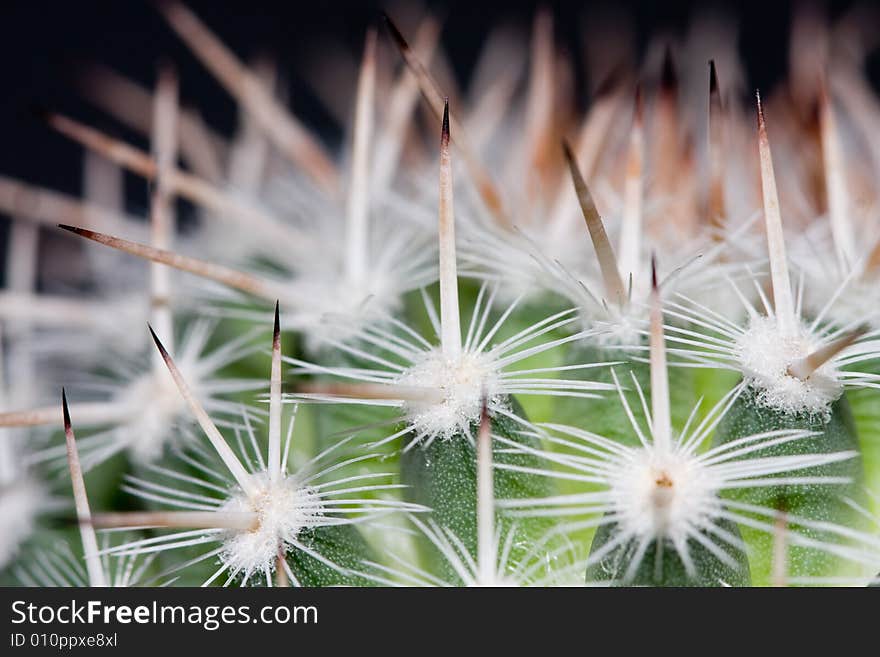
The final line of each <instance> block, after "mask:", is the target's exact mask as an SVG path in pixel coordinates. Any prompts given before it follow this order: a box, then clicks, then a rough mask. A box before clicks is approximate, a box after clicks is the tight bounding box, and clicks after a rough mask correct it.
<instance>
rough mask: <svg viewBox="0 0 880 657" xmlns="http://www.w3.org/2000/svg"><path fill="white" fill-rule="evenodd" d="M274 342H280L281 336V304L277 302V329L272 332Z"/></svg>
mask: <svg viewBox="0 0 880 657" xmlns="http://www.w3.org/2000/svg"><path fill="white" fill-rule="evenodd" d="M272 335H273V340H275V341H276V342H277V341H278V338H279V336H280V335H281V313H280V302H279V301H277V300H276V301H275V327H274V329H273V331H272Z"/></svg>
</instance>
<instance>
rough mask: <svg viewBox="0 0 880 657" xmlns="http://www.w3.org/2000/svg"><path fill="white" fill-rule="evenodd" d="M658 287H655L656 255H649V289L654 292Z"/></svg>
mask: <svg viewBox="0 0 880 657" xmlns="http://www.w3.org/2000/svg"><path fill="white" fill-rule="evenodd" d="M658 288H659V286H658V285H657V254H656V253H652V254H651V289H652V290H653V291H654V292H656V291H657V290H658Z"/></svg>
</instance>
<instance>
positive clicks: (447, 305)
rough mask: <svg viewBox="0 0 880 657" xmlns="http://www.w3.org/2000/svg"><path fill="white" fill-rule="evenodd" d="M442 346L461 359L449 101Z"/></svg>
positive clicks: (442, 216)
mask: <svg viewBox="0 0 880 657" xmlns="http://www.w3.org/2000/svg"><path fill="white" fill-rule="evenodd" d="M438 224H439V231H438V232H439V241H440V345H441V348H442V350H443V355H444V356H445V357H446V358H447V359H449V360H457V359H458V358H459V357H460V356H461V319H460V318H459V308H458V267H457V264H456V255H455V213H454V210H453V201H452V160H451V159H450V156H449V101H448V100H447V101H446V104H445V106H444V108H443V128H442V132H441V135H440V211H439V221H438Z"/></svg>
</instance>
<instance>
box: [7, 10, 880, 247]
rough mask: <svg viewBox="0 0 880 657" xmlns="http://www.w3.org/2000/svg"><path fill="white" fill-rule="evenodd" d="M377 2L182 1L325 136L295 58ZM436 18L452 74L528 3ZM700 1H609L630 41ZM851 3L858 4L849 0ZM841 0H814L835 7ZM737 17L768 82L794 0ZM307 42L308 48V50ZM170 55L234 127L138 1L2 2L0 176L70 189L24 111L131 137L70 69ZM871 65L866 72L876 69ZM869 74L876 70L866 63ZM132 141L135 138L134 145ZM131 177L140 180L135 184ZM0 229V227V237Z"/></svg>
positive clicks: (46, 138) (354, 31)
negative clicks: (284, 85)
mask: <svg viewBox="0 0 880 657" xmlns="http://www.w3.org/2000/svg"><path fill="white" fill-rule="evenodd" d="M386 4H387V3H380V2H373V1H354V0H318V1H314V2H290V1H288V2H282V1H280V0H276V1H269V0H224V1H213V2H212V1H209V0H190V1H189V2H188V5H189V6H190V7H191V8H192V9H194V10H195V11H196V13H197V14H198V15H199V16H200V17H201V18H202V19H203V20H204V21H205V22H206V23H207V24H208V25H209V26H210V27H211V28H212V29H213V30H214V31H215V32H216V33H217V34H218V35H219V36H220V37H221V38H222V39H223V40H224V41H225V42H226V43H227V44H228V45H229V46H231V47H232V48H233V49H234V50H235V51H236V53H237V54H239V55H240V56H242V57H245V58H247V57H249V56H251V55H255V54H259V53H261V52H268V53H270V54H272V55H273V56H274V57H276V59H277V60H278V61H279V63H280V65H281V70H282V71H283V73H284V75H285V77H286V78H287V82H288V84H289V87H290V89H291V95H292V97H293V98H294V99H295V104H296V110H297V114H298V116H300V117H301V118H303V119H304V120H305V121H306V122H307V123H308V124H310V125H311V126H313V127H314V128H316V129H317V130H319V131H320V132H321V134H322V136H323V137H324V138H325V139H326V140H328V141H329V143H330V144H333V143H334V142H335V141H336V140H338V139H339V136H340V135H339V134H338V126H336V124H335V123H334V122H333V121H332V120H331V119H330V117H329V116H327V114H326V112H325V111H324V110H323V108H322V106H321V105H320V103H319V102H318V101H317V100H316V98H315V97H314V96H313V95H312V94H311V92H310V90H309V88H308V87H307V85H306V84H305V82H304V80H303V79H302V76H301V75H299V74H298V71H299V70H301V67H302V61H303V58H305V57H307V55H309V54H311V55H312V56H315V54H316V52H317V53H318V54H320V48H321V47H337V46H336V45H335V44H337V43H340V42H341V43H342V44H344V45H345V47H347V48H348V49H349V50H350V52H352V53H357V52H359V50H360V48H361V44H362V40H363V34H364V30H365V28H366V26H368V25H369V24H370V23H371V22H372V23H378V17H379V12H380V10H381V9H382V8H383V6H386ZM427 4H428V6H430V7H432V8H434V9H437V10H439V12H440V13H441V15H442V16H444V18H445V20H444V32H443V36H442V39H443V42H444V44H445V46H446V49H447V50H448V52H449V54H450V56H451V57H452V61H453V64H454V65H455V67H456V68H457V69H458V72H459V74H461V75H463V76H465V77H466V74H467V70H468V66H469V65H470V64H472V63H473V62H474V61H475V59H476V56H477V53H478V49H479V45H480V42H481V40H482V38H483V36H484V35H485V33H486V32H487V29H488V27H489V26H490V25H492V24H493V23H495V22H497V21H499V20H508V21H509V20H513V21H518V22H520V23H522V24H524V25H528V23H529V21H530V19H531V16H532V15H533V12H534V8H535V5H536V3H535V2H526V1H523V0H505V1H504V2H486V1H479V0H467V1H458V0H450V1H448V2H428V3H427ZM542 4H544V5H545V6H549V7H551V8H552V9H553V10H554V13H555V16H556V29H557V32H558V37H559V39H560V41H561V42H563V43H565V44H567V45H568V46H569V47H570V48H571V50H572V52H575V53H577V52H579V49H580V48H581V47H582V45H583V44H582V43H580V42H579V41H580V38H581V33H580V32H579V29H578V27H579V25H581V24H582V19H583V16H584V13H585V9H586V8H588V6H589V5H595V4H596V3H590V2H589V1H581V2H544V3H542ZM705 4H706V3H696V2H683V1H680V0H679V1H675V0H662V1H660V0H657V1H653V2H634V1H633V0H618V1H616V2H614V3H613V6H614V7H615V8H617V9H621V8H622V9H623V10H624V11H625V12H626V13H629V14H630V16H631V17H632V20H633V24H634V25H635V27H636V34H637V38H638V41H639V43H640V44H641V46H642V47H643V46H644V44H645V43H646V40H647V37H648V36H650V35H651V34H654V33H656V32H657V31H659V30H667V31H668V30H672V31H676V30H682V29H684V28H685V27H686V25H687V20H688V17H689V16H690V15H691V14H692V12H693V10H694V8H695V7H697V6H698V5H699V6H703V5H705ZM860 4H865V3H864V2H863V3H860ZM852 5H853V3H852V2H829V3H825V7H826V8H827V10H828V12H829V13H830V14H831V15H832V16H834V15H839V14H840V13H841V12H842V11H845V10H846V9H847V8H849V7H851V6H852ZM722 6H726V7H727V8H729V9H732V10H733V12H735V13H736V14H738V16H739V20H740V27H739V31H740V47H741V50H742V52H743V56H744V58H745V62H746V65H747V68H748V72H749V76H750V82H751V84H752V86H753V87H760V88H762V89H767V88H769V87H770V86H771V85H772V84H773V83H774V82H775V81H777V80H778V79H779V78H780V76H781V75H782V74H783V72H784V70H785V68H786V66H787V62H786V57H787V46H788V32H789V22H790V15H791V11H792V8H793V7H794V6H797V3H791V2H783V1H779V0H763V1H761V2H752V1H749V2H737V3H726V4H722ZM316 49H317V50H316ZM162 57H165V58H168V59H170V60H172V61H173V62H174V63H175V65H176V66H177V68H178V71H179V74H180V77H181V95H182V99H183V101H184V102H186V103H190V104H193V105H196V106H198V107H199V109H200V110H201V111H202V113H203V114H204V116H205V117H206V119H207V120H208V122H209V123H210V124H211V125H213V126H214V127H215V128H217V129H218V130H220V131H221V132H224V131H229V130H230V129H231V128H232V127H233V125H234V104H233V102H232V100H231V99H230V98H229V96H228V95H227V94H226V93H225V92H224V91H223V90H222V89H221V88H220V87H219V86H218V84H217V83H216V82H215V81H214V79H213V78H212V76H211V75H210V73H208V72H207V71H206V70H205V69H204V68H203V67H202V66H201V65H200V64H199V63H198V62H197V61H196V60H195V58H194V57H193V56H192V54H191V53H190V52H188V50H187V49H186V47H185V46H184V45H183V44H182V43H181V42H180V41H179V40H178V38H177V37H176V35H174V34H173V33H172V32H171V30H170V28H169V27H168V26H167V25H166V24H165V23H164V22H163V20H162V19H161V18H160V17H159V15H158V13H157V12H156V11H155V9H154V8H153V7H152V5H151V4H150V2H149V1H148V0H115V1H114V0H76V1H70V0H67V1H63V0H56V1H50V0H25V1H13V2H10V1H8V0H6V1H4V2H3V3H2V9H0V82H2V86H0V90H2V95H0V173H2V174H5V175H12V176H15V177H18V178H21V179H23V180H26V181H28V182H33V183H38V184H42V185H46V186H49V187H52V188H55V189H59V190H62V191H66V192H68V193H73V194H78V193H79V192H80V184H81V179H80V171H81V158H82V150H81V148H80V147H79V146H77V145H75V144H73V143H72V142H70V141H68V140H66V139H65V138H63V137H61V136H60V135H57V134H54V133H53V132H52V131H50V130H49V129H48V128H46V127H45V126H44V125H42V124H41V123H40V122H39V121H38V120H36V119H34V118H32V113H31V112H30V111H29V110H30V109H31V108H33V107H34V106H40V107H45V108H48V109H53V110H59V111H63V112H65V113H68V114H70V115H71V116H73V117H75V118H78V119H80V120H84V121H86V122H89V123H91V124H93V125H96V126H97V127H100V128H101V129H102V130H106V131H108V132H110V133H111V134H116V135H119V136H122V137H125V138H127V139H133V140H134V141H136V142H137V139H136V138H135V135H133V134H131V133H128V132H126V131H125V130H124V129H123V128H122V127H121V126H119V125H118V124H116V123H114V122H113V121H112V120H111V119H109V118H108V117H107V116H106V115H104V114H102V113H100V112H98V111H97V110H95V109H94V108H93V107H92V106H90V105H89V104H88V103H86V102H85V101H83V100H82V99H81V98H80V97H79V96H78V94H77V92H76V89H75V85H74V84H73V79H74V77H75V73H76V71H77V70H78V67H81V66H82V65H84V64H89V63H102V64H106V65H110V66H112V67H113V68H114V69H115V70H117V71H119V72H121V73H124V74H126V75H128V76H129V77H132V78H133V79H135V80H138V81H140V82H141V83H143V84H145V85H147V86H151V85H152V84H153V80H154V78H155V71H156V65H157V62H158V61H159V59H160V58H162ZM877 68H878V67H877V66H873V69H877ZM873 75H874V77H875V78H876V70H874V71H873ZM141 144H142V142H141ZM129 182H130V184H129V185H128V187H129V188H130V189H129V190H128V191H129V202H130V204H133V205H134V207H133V208H131V209H133V210H134V211H139V210H143V208H142V207H140V206H141V204H142V203H144V202H145V201H144V200H143V199H145V198H146V194H145V189H144V187H145V185H146V183H143V182H142V181H135V180H130V181H129ZM139 186H140V188H139ZM2 239H3V236H2V234H0V243H2Z"/></svg>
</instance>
